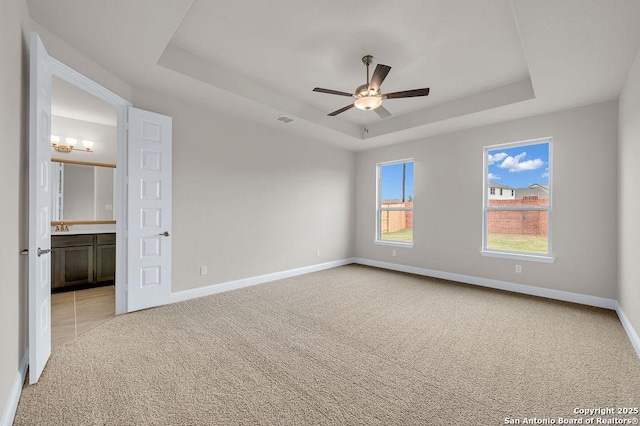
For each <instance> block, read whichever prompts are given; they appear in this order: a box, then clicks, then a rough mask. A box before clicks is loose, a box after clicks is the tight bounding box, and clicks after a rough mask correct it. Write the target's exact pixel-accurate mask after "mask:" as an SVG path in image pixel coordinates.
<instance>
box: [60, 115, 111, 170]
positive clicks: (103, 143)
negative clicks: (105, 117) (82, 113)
mask: <svg viewBox="0 0 640 426" xmlns="http://www.w3.org/2000/svg"><path fill="white" fill-rule="evenodd" d="M51 134H52V135H56V136H60V141H61V142H64V138H65V137H69V138H75V139H77V140H78V144H77V145H76V148H82V140H83V139H84V140H90V141H93V142H94V145H93V152H80V151H71V152H68V153H66V152H57V151H56V150H55V149H53V148H51V157H53V158H63V159H66V160H76V161H90V162H93V163H110V164H115V163H116V162H117V155H116V148H117V145H118V128H117V127H114V126H107V125H104V124H99V123H91V122H88V121H83V120H76V119H73V118H67V117H60V116H57V115H52V116H51Z"/></svg>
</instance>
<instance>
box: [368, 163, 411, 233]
mask: <svg viewBox="0 0 640 426" xmlns="http://www.w3.org/2000/svg"><path fill="white" fill-rule="evenodd" d="M376 242H381V243H392V244H399V245H412V244H413V161H412V160H403V161H395V162H390V163H381V164H378V205H377V219H376Z"/></svg>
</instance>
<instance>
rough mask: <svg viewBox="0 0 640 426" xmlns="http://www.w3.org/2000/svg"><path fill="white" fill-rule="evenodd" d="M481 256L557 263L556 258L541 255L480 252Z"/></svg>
mask: <svg viewBox="0 0 640 426" xmlns="http://www.w3.org/2000/svg"><path fill="white" fill-rule="evenodd" d="M480 254H481V255H483V256H487V257H500V258H503V259H514V260H524V261H529V262H540V263H553V262H555V261H556V258H555V257H552V256H549V255H541V254H521V253H507V252H502V251H491V250H480Z"/></svg>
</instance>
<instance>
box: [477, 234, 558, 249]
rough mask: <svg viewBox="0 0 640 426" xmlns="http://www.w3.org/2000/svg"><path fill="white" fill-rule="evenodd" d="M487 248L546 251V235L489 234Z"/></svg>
mask: <svg viewBox="0 0 640 426" xmlns="http://www.w3.org/2000/svg"><path fill="white" fill-rule="evenodd" d="M487 248H489V249H495V250H508V251H522V252H526V253H547V236H546V235H519V234H489V235H488V241H487Z"/></svg>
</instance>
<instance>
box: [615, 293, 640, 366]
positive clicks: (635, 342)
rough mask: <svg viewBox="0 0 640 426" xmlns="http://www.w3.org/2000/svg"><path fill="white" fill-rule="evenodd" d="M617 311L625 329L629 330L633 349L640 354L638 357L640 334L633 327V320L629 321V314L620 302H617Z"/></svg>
mask: <svg viewBox="0 0 640 426" xmlns="http://www.w3.org/2000/svg"><path fill="white" fill-rule="evenodd" d="M616 312H617V314H618V318H620V322H621V323H622V327H624V331H626V332H627V336H629V340H631V345H633V349H635V350H636V354H638V357H639V358H640V336H638V333H637V332H636V330H635V329H634V328H633V325H631V321H629V318H628V317H627V314H625V313H624V311H623V310H622V306H620V304H617V307H616Z"/></svg>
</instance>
